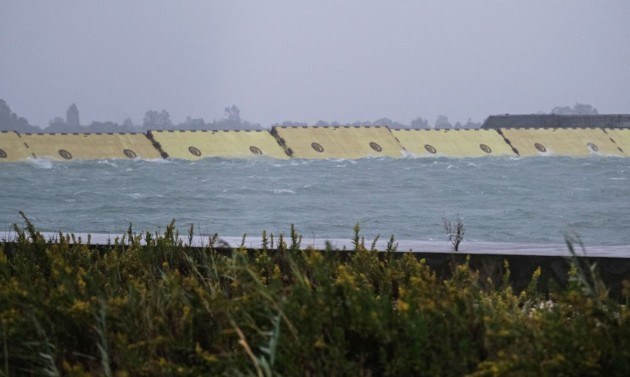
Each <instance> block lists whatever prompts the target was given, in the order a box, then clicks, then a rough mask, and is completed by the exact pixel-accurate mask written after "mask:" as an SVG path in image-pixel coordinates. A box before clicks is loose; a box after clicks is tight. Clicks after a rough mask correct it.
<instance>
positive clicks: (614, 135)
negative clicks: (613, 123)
mask: <svg viewBox="0 0 630 377" xmlns="http://www.w3.org/2000/svg"><path fill="white" fill-rule="evenodd" d="M604 132H605V133H606V134H608V137H609V138H610V139H611V141H612V142H613V143H615V145H616V146H617V150H619V152H620V153H622V154H623V155H624V156H626V157H630V129H628V128H625V129H623V128H605V129H604Z"/></svg>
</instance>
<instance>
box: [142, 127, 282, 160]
mask: <svg viewBox="0 0 630 377" xmlns="http://www.w3.org/2000/svg"><path fill="white" fill-rule="evenodd" d="M150 135H151V136H152V137H153V139H154V140H155V141H156V142H157V143H159V145H160V147H161V149H162V150H163V151H164V152H166V154H168V156H169V157H173V158H181V159H185V160H198V159H201V158H205V157H226V158H249V157H256V156H260V155H262V156H268V157H272V158H277V159H287V158H289V157H288V156H287V155H286V153H285V152H284V150H283V149H282V147H281V146H280V145H278V142H277V141H276V140H275V139H274V137H273V136H271V134H270V133H269V132H268V131H262V130H260V131H259V130H251V131H250V130H239V131H236V130H229V131H228V130H226V131H205V130H203V131H151V133H150Z"/></svg>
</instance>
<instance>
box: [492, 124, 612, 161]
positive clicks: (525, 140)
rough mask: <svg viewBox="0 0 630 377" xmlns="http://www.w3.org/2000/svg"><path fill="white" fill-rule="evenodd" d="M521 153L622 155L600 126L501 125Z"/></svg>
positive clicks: (576, 155)
mask: <svg viewBox="0 0 630 377" xmlns="http://www.w3.org/2000/svg"><path fill="white" fill-rule="evenodd" d="M501 131H502V132H503V135H504V136H505V137H506V138H507V139H508V140H509V141H510V144H512V146H513V147H514V148H516V149H517V150H518V152H519V154H520V155H521V156H539V155H543V156H544V155H561V156H574V157H584V156H590V155H598V154H599V155H603V156H623V153H622V152H620V151H619V150H618V149H617V146H616V145H615V143H613V142H612V141H611V140H610V138H609V136H608V135H606V133H605V132H604V131H603V129H601V128H504V129H502V130H501Z"/></svg>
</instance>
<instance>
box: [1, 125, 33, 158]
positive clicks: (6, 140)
mask: <svg viewBox="0 0 630 377" xmlns="http://www.w3.org/2000/svg"><path fill="white" fill-rule="evenodd" d="M30 156H31V152H30V151H29V150H28V147H27V146H26V145H25V144H24V141H23V140H22V138H21V137H20V134H18V133H17V132H14V131H0V162H14V161H20V160H26V159H27V158H29V157H30Z"/></svg>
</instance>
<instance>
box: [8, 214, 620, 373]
mask: <svg viewBox="0 0 630 377" xmlns="http://www.w3.org/2000/svg"><path fill="white" fill-rule="evenodd" d="M16 232H17V236H18V239H17V241H16V242H15V243H7V244H0V322H1V323H0V341H1V344H0V358H1V362H0V368H2V370H1V371H0V372H1V373H2V374H4V375H40V374H43V375H76V376H80V375H104V376H143V375H144V376H154V375H245V376H249V375H253V376H272V375H273V376H275V375H284V376H410V375H417V376H422V375H466V374H469V375H475V376H486V375H510V374H513V375H581V376H582V375H628V374H630V327H629V326H628V323H629V319H630V314H629V312H628V308H627V305H626V302H619V301H617V300H612V299H610V298H608V297H607V295H606V293H605V291H604V292H602V291H601V290H593V289H589V287H590V286H589V285H588V284H591V283H588V282H586V280H585V279H584V278H583V276H581V275H580V274H581V272H580V271H581V270H580V269H579V268H574V269H573V270H572V271H571V272H570V274H571V276H570V279H569V280H570V284H569V285H568V286H567V287H566V288H562V289H560V288H558V289H557V290H556V291H552V292H551V293H550V295H549V297H545V295H542V294H540V293H539V287H538V278H539V276H540V270H538V271H537V272H536V273H534V275H533V276H532V280H531V283H530V284H529V286H528V287H527V289H525V290H523V291H522V292H515V291H513V289H512V288H511V286H510V284H509V275H508V274H509V272H508V273H506V275H505V276H504V277H503V280H502V281H498V282H491V281H487V280H486V279H484V278H482V277H480V274H479V273H478V272H477V271H475V270H473V269H472V268H470V266H469V265H468V264H466V263H464V264H460V265H454V266H453V268H452V271H451V274H450V275H449V276H448V277H438V276H437V275H436V273H435V272H434V271H432V270H431V269H430V268H429V267H428V266H427V265H426V263H425V262H424V261H423V260H421V259H418V258H417V257H415V256H414V255H413V254H409V253H393V252H389V251H393V250H395V246H394V240H393V239H391V240H390V246H388V249H390V248H391V250H388V252H387V253H377V252H376V251H374V250H372V249H373V248H366V247H365V244H364V241H363V240H362V238H360V237H359V234H358V228H357V231H356V234H355V250H354V251H352V252H350V253H346V254H341V253H337V252H335V251H333V250H327V251H315V250H309V249H303V248H301V247H300V240H301V238H300V236H299V234H298V233H297V231H295V229H292V232H291V235H290V236H289V238H288V240H286V241H285V239H284V237H277V238H276V239H275V240H274V239H273V237H270V238H268V237H267V235H266V234H265V235H264V236H263V238H264V240H265V241H264V242H263V244H264V248H263V250H245V249H242V248H241V249H236V250H229V251H225V250H221V251H219V250H217V249H215V248H214V247H212V246H210V247H207V248H192V247H188V246H187V245H185V244H184V243H182V242H181V241H178V238H177V234H176V231H175V230H174V227H173V224H171V225H170V226H169V227H167V230H166V232H165V234H164V235H160V236H156V235H151V234H145V235H142V236H140V235H134V234H133V233H132V232H131V231H130V232H129V235H128V236H126V237H125V239H121V240H119V241H117V242H115V243H114V244H112V245H110V246H109V247H105V248H98V249H96V248H90V247H88V246H86V245H82V244H80V243H78V242H76V241H77V240H74V241H75V242H70V241H71V238H70V237H71V236H63V237H60V239H59V240H58V241H57V242H49V241H46V240H44V239H43V237H42V236H41V235H40V234H39V233H38V232H37V231H36V230H35V228H34V227H33V225H32V224H30V223H29V222H28V221H27V225H26V228H25V229H21V228H18V227H16ZM141 241H143V242H145V243H146V245H141ZM215 241H216V239H215ZM274 242H275V245H273V246H272V244H274ZM287 242H289V243H288V244H287ZM268 246H269V247H268ZM272 247H275V248H276V249H275V250H273V251H272V250H270V249H271V248H272ZM629 292H630V285H627V289H626V291H625V296H624V297H625V299H626V301H627V298H628V293H629Z"/></svg>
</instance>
